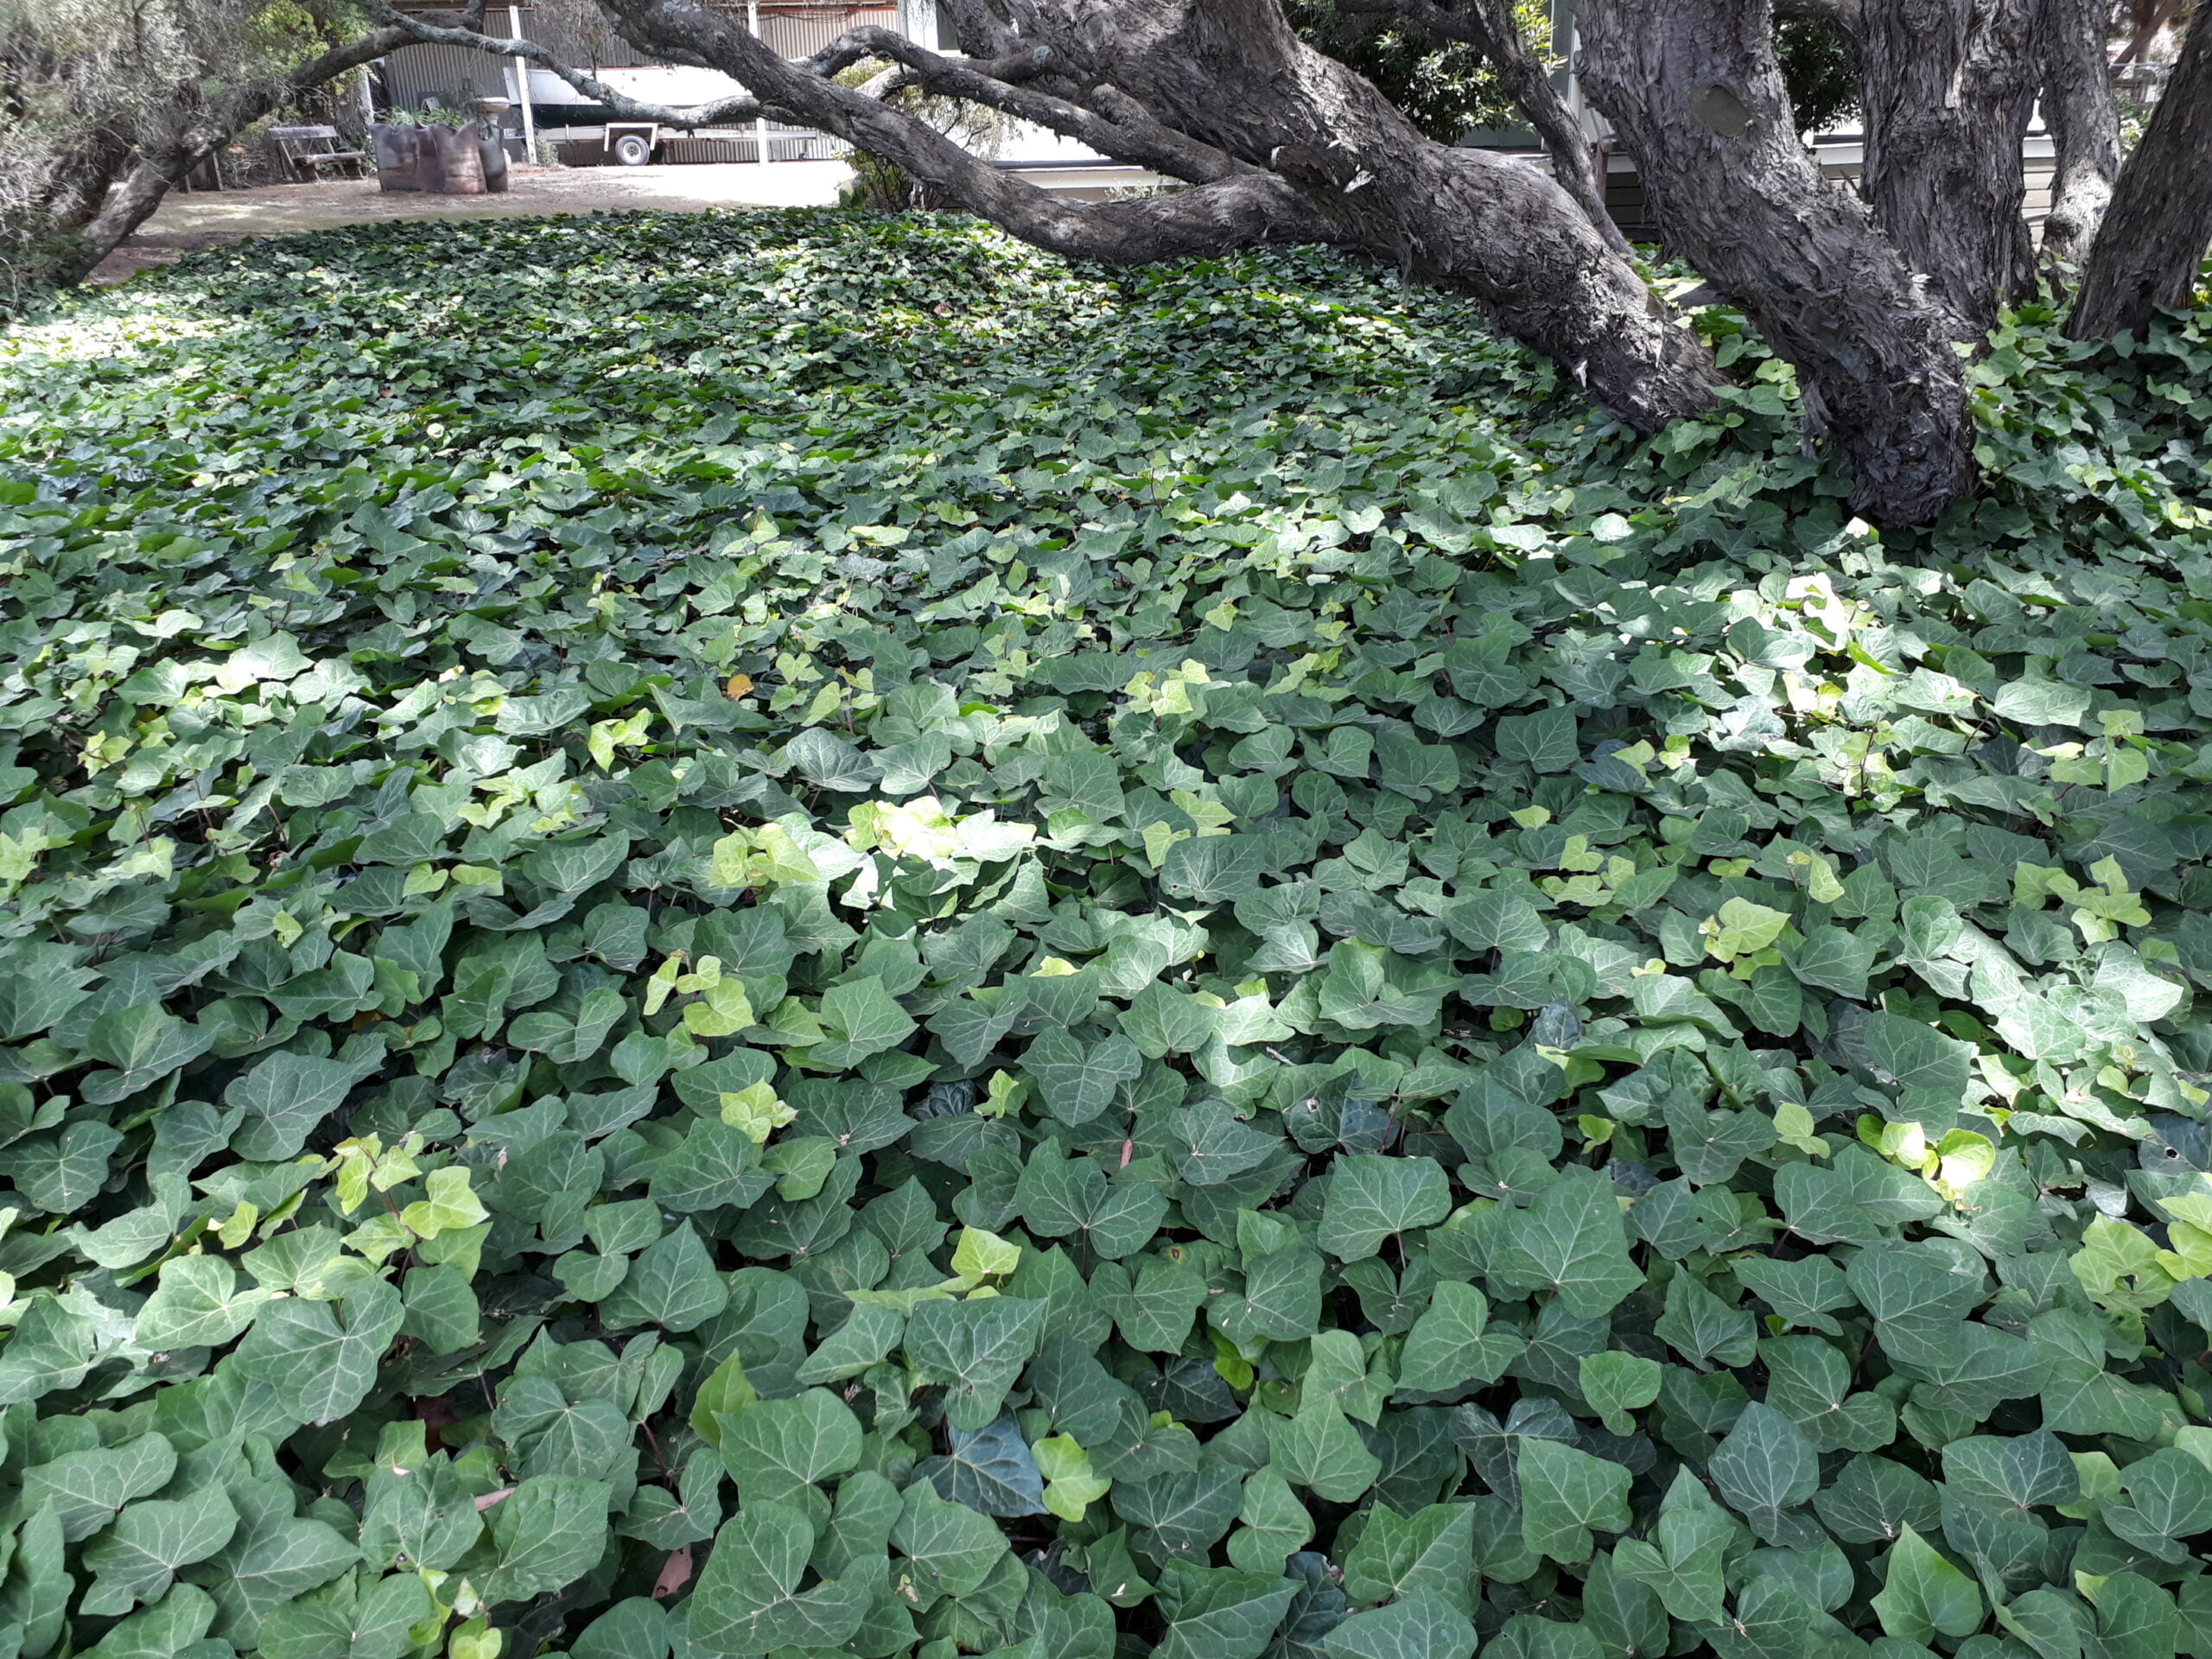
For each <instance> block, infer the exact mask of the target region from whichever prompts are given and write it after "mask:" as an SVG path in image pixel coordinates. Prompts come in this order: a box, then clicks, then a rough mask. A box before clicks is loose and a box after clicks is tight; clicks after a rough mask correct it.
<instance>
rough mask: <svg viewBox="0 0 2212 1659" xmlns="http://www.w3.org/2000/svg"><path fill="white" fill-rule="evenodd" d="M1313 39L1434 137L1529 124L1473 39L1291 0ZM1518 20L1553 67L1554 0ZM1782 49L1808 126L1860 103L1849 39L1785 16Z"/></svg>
mask: <svg viewBox="0 0 2212 1659" xmlns="http://www.w3.org/2000/svg"><path fill="white" fill-rule="evenodd" d="M1285 10H1286V13H1287V16H1289V18H1290V21H1291V23H1292V25H1293V27H1294V28H1295V29H1297V30H1298V32H1299V34H1300V35H1302V36H1303V37H1304V38H1305V40H1306V43H1307V44H1308V45H1310V46H1313V47H1314V48H1318V49H1319V50H1320V51H1323V52H1326V53H1327V54H1329V55H1330V56H1332V57H1333V58H1336V59H1338V60H1339V61H1341V62H1344V63H1346V64H1349V65H1350V66H1351V67H1353V68H1355V69H1357V70H1358V71H1359V73H1361V74H1363V75H1364V76H1366V77H1367V78H1368V79H1370V81H1372V82H1374V83H1375V85H1376V86H1377V87H1378V88H1380V89H1381V90H1382V92H1383V94H1384V96H1386V97H1388V98H1389V99H1390V101H1391V102H1392V103H1394V104H1395V105H1397V106H1398V107H1399V108H1400V109H1402V110H1403V111H1405V112H1406V114H1407V116H1408V118H1410V119H1411V120H1412V121H1413V123H1414V125H1415V126H1417V127H1419V128H1420V129H1421V130H1422V131H1423V132H1425V133H1427V135H1428V136H1429V137H1432V138H1433V139H1435V140H1437V141H1438V142H1439V143H1447V144H1448V143H1453V142H1455V141H1456V140H1457V139H1458V138H1459V136H1460V135H1461V134H1462V133H1465V132H1466V131H1467V130H1469V129H1470V128H1476V129H1482V130H1503V131H1517V130H1522V129H1524V128H1526V127H1527V125H1528V122H1527V120H1526V119H1525V118H1523V117H1522V114H1521V112H1520V111H1519V110H1518V109H1516V107H1515V106H1514V105H1513V103H1512V101H1511V100H1510V99H1508V98H1507V97H1506V96H1505V95H1504V93H1503V91H1501V90H1500V88H1499V87H1498V85H1497V76H1496V74H1495V73H1493V72H1492V70H1491V67H1490V66H1489V65H1488V63H1486V62H1485V61H1484V59H1483V58H1482V56H1481V54H1478V53H1477V52H1476V51H1475V49H1474V48H1472V47H1470V46H1465V45H1463V44H1460V43H1459V42H1458V41H1445V42H1441V43H1440V42H1438V41H1435V40H1434V39H1433V37H1432V36H1430V35H1428V34H1427V31H1425V30H1422V29H1414V28H1410V27H1408V25H1407V24H1405V23H1402V22H1398V21H1396V20H1395V19H1393V18H1390V17H1387V16H1380V15H1377V14H1376V13H1373V12H1360V11H1351V12H1347V11H1341V10H1338V8H1337V7H1336V5H1335V4H1334V3H1333V0H1287V4H1286V7H1285ZM1513 15H1514V18H1515V21H1516V22H1517V23H1518V24H1519V25H1520V29H1521V34H1522V38H1523V39H1524V40H1526V41H1528V42H1529V46H1530V48H1532V49H1533V50H1534V51H1535V53H1536V54H1538V56H1539V57H1541V58H1543V59H1544V60H1546V61H1548V63H1550V64H1551V65H1552V66H1553V67H1554V68H1556V67H1560V66H1561V65H1562V63H1563V60H1561V59H1560V58H1559V57H1558V56H1556V55H1555V54H1553V52H1552V7H1551V4H1550V3H1549V0H1515V4H1514V7H1513ZM1775 48H1776V52H1777V55H1778V56H1779V57H1780V59H1781V62H1782V76H1783V84H1784V85H1785V86H1787V87H1788V88H1789V100H1790V105H1791V107H1792V108H1793V109H1794V110H1796V113H1797V124H1798V127H1799V129H1800V130H1802V131H1805V132H1818V131H1823V130H1827V129H1828V128H1831V127H1834V126H1836V125H1839V124H1841V123H1843V122H1844V121H1846V120H1847V119H1849V118H1851V117H1852V116H1853V115H1854V114H1856V113H1857V111H1858V109H1859V54H1858V51H1857V49H1856V48H1854V47H1853V45H1852V43H1851V42H1850V41H1849V40H1847V38H1845V37H1844V36H1843V35H1840V34H1839V33H1837V32H1836V31H1835V30H1834V29H1827V28H1825V27H1823V26H1821V24H1818V23H1815V22H1778V23H1777V24H1776V25H1775Z"/></svg>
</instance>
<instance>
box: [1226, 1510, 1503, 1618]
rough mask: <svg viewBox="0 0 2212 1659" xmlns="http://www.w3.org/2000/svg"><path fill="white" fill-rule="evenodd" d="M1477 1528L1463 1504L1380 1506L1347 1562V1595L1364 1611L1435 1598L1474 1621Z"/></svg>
mask: <svg viewBox="0 0 2212 1659" xmlns="http://www.w3.org/2000/svg"><path fill="white" fill-rule="evenodd" d="M1257 1478H1259V1477H1258V1476H1256V1475H1255V1476H1254V1477H1253V1479H1257ZM1246 1485H1247V1487H1248V1489H1249V1485H1250V1482H1249V1481H1248V1482H1247V1483H1246ZM1474 1526H1475V1512H1474V1510H1472V1509H1471V1508H1470V1507H1468V1506H1467V1505H1466V1504H1464V1503H1432V1504H1429V1505H1428V1506H1427V1507H1426V1508H1424V1509H1421V1510H1416V1511H1415V1512H1414V1514H1412V1515H1410V1516H1400V1515H1399V1514H1398V1513H1397V1512H1396V1511H1395V1510H1391V1509H1389V1508H1388V1507H1386V1506H1383V1505H1379V1504H1378V1505H1377V1506H1376V1508H1375V1509H1374V1510H1372V1511H1371V1512H1370V1515H1369V1518H1368V1523H1367V1525H1366V1527H1365V1528H1363V1529H1362V1530H1361V1532H1360V1535H1359V1541H1358V1543H1357V1544H1356V1545H1354V1546H1353V1547H1352V1551H1351V1554H1350V1555H1348V1556H1346V1557H1345V1558H1344V1594H1345V1595H1347V1596H1349V1597H1350V1598H1351V1600H1352V1602H1353V1604H1354V1605H1357V1606H1361V1607H1371V1606H1374V1605H1376V1604H1377V1603H1379V1602H1385V1601H1395V1600H1398V1599H1402V1598H1404V1597H1408V1596H1414V1595H1427V1596H1433V1597H1434V1598H1435V1599H1438V1600H1439V1601H1441V1602H1442V1603H1444V1604H1445V1605H1446V1606H1448V1607H1449V1608H1451V1609H1452V1611H1454V1612H1456V1613H1458V1614H1459V1616H1460V1617H1461V1618H1471V1617H1472V1616H1473V1614H1474V1611H1475V1608H1474V1597H1473V1592H1472V1586H1473V1583H1474Z"/></svg>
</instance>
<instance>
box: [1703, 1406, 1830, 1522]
mask: <svg viewBox="0 0 2212 1659" xmlns="http://www.w3.org/2000/svg"><path fill="white" fill-rule="evenodd" d="M1708 1467H1709V1469H1710V1471H1711V1472H1712V1475H1713V1484H1714V1485H1715V1486H1717V1487H1719V1489H1720V1495H1721V1497H1724V1498H1726V1499H1727V1500H1728V1502H1729V1503H1730V1504H1731V1505H1732V1506H1733V1507H1734V1509H1735V1510H1736V1511H1737V1513H1738V1514H1739V1515H1741V1516H1743V1517H1744V1518H1745V1520H1747V1521H1749V1522H1751V1529H1752V1530H1753V1531H1755V1532H1757V1533H1758V1535H1760V1536H1761V1537H1763V1538H1765V1539H1767V1541H1769V1542H1780V1541H1783V1538H1784V1537H1785V1536H1786V1535H1788V1534H1787V1533H1786V1532H1785V1529H1784V1524H1783V1522H1784V1517H1783V1511H1784V1510H1790V1509H1794V1508H1796V1506H1797V1505H1799V1504H1802V1503H1804V1502H1805V1500H1806V1499H1808V1498H1809V1497H1812V1495H1813V1494H1814V1492H1815V1491H1817V1490H1818V1489H1819V1487H1820V1484H1821V1465H1820V1458H1819V1455H1818V1454H1817V1453H1816V1452H1814V1450H1813V1446H1812V1442H1811V1441H1809V1440H1807V1439H1806V1438H1805V1435H1804V1432H1803V1431H1802V1430H1801V1429H1800V1428H1799V1427H1797V1425H1796V1424H1795V1423H1793V1422H1791V1421H1789V1418H1787V1417H1785V1416H1783V1414H1782V1413H1780V1412H1779V1411H1777V1410H1775V1409H1774V1408H1772V1407H1771V1406H1766V1405H1750V1406H1746V1407H1745V1408H1744V1411H1743V1414H1742V1415H1741V1416H1739V1417H1738V1418H1737V1420H1736V1426H1735V1427H1733V1428H1732V1429H1731V1430H1729V1432H1728V1437H1727V1438H1726V1440H1722V1441H1721V1443H1720V1446H1719V1449H1718V1450H1717V1451H1715V1452H1713V1457H1712V1460H1711V1462H1710V1464H1709V1465H1708ZM1791 1530H1792V1531H1794V1529H1791Z"/></svg>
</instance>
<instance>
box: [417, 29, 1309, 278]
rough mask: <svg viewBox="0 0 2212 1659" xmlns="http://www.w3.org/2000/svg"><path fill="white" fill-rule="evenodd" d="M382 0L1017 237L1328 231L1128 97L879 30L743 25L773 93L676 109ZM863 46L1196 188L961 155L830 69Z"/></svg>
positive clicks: (658, 118) (1261, 180)
mask: <svg viewBox="0 0 2212 1659" xmlns="http://www.w3.org/2000/svg"><path fill="white" fill-rule="evenodd" d="M381 10H383V11H384V12H385V15H387V16H391V17H392V18H393V19H395V20H396V22H397V26H399V27H401V28H404V29H407V30H408V31H409V32H410V34H411V35H413V37H414V38H415V39H416V41H422V42H423V43H425V44H431V45H444V46H465V47H470V48H474V49H476V50H479V51H483V52H488V53H491V54H495V55H503V56H510V57H518V58H527V59H530V60H532V61H535V62H539V63H543V65H544V66H545V67H547V68H549V69H550V70H551V71H552V72H553V73H556V74H557V75H559V76H560V77H561V79H563V80H565V81H567V82H568V83H569V85H570V86H574V87H575V88H576V90H578V91H579V92H583V93H585V94H586V95H587V96H588V97H591V98H594V99H599V100H600V101H601V103H602V104H603V105H605V106H606V107H607V109H609V110H611V111H613V112H614V113H615V114H617V115H620V116H622V117H624V118H626V119H630V120H636V121H653V122H658V123H659V124H663V125H667V126H673V127H679V128H683V129H685V130H696V129H697V128H699V127H702V126H709V125H713V124H717V123H720V122H725V121H732V120H741V119H745V120H749V119H752V118H754V117H755V116H756V115H758V114H762V113H766V114H772V115H774V116H776V117H777V118H780V119H784V120H788V121H791V122H793V123H794V124H803V125H812V126H817V127H821V128H823V129H824V130H831V131H837V132H839V134H840V136H841V137H846V138H848V139H849V140H850V141H851V142H853V143H856V144H858V145H860V147H861V148H862V149H867V150H868V151H869V152H870V153H872V154H876V155H884V156H888V158H889V159H891V160H893V161H894V162H898V163H899V165H900V166H901V167H903V168H906V170H907V171H908V172H910V173H912V174H914V175H916V176H918V177H921V178H925V179H926V180H928V181H930V182H931V183H935V184H938V185H939V186H940V187H941V188H944V189H946V190H947V191H949V192H950V193H951V194H954V195H955V196H956V197H957V198H958V199H960V200H963V201H968V202H969V203H970V205H976V204H983V205H982V206H980V207H979V211H982V213H985V215H986V216H987V217H988V218H989V219H992V220H993V221H994V222H995V223H996V224H999V225H1002V226H1005V227H1006V228H1007V229H1008V230H1011V231H1013V232H1014V234H1016V235H1018V236H1020V237H1022V238H1024V239H1025V240H1027V241H1031V242H1034V243H1036V244H1037V245H1039V246H1040V247H1046V248H1050V249H1052V251H1055V252H1058V253H1062V254H1065V255H1067V256H1068V257H1072V258H1085V259H1097V260H1101V261H1104V262H1107V263H1111V264H1147V263H1150V262H1152V261H1154V260H1157V259H1164V258H1173V257H1185V256H1189V255H1193V254H1197V255H1211V254H1218V253H1222V252H1225V251H1230V250H1231V249H1234V248H1238V247H1249V246H1252V245H1256V244H1261V243H1296V242H1321V241H1330V240H1333V239H1335V238H1334V237H1333V235H1332V230H1331V227H1330V226H1329V225H1328V224H1327V223H1326V221H1325V220H1323V219H1320V218H1319V216H1318V215H1316V214H1314V213H1313V212H1312V210H1311V209H1310V208H1309V207H1307V206H1306V202H1305V201H1304V200H1303V199H1302V198H1301V197H1300V195H1299V194H1298V192H1297V191H1296V190H1295V189H1294V188H1292V187H1291V186H1290V185H1289V184H1287V182H1286V181H1283V180H1281V179H1280V178H1277V177H1275V176H1274V175H1272V174H1269V173H1267V172H1265V171H1263V170H1262V169H1261V168H1255V167H1251V166H1248V165H1245V164H1243V163H1242V162H1237V161H1236V160H1235V159H1233V158H1232V157H1230V156H1225V155H1223V154H1221V153H1220V152H1219V151H1217V150H1212V149H1209V148H1208V147H1207V146H1205V145H1204V144H1200V143H1196V142H1195V141H1193V140H1191V139H1189V138H1186V137H1184V136H1183V135H1181V134H1179V133H1174V132H1171V131H1169V130H1167V129H1166V128H1165V127H1162V126H1160V124H1158V123H1157V122H1154V121H1151V120H1149V118H1145V117H1144V116H1143V112H1142V111H1141V110H1138V109H1136V108H1135V106H1134V105H1126V106H1125V108H1126V112H1127V113H1128V114H1133V115H1134V116H1135V118H1136V119H1135V120H1128V119H1125V120H1124V121H1122V122H1116V121H1111V120H1109V119H1107V118H1103V117H1102V116H1099V115H1097V114H1096V113H1094V112H1092V111H1089V110H1085V109H1083V108H1081V107H1079V106H1077V105H1073V104H1070V103H1068V102H1066V101H1065V100H1064V99H1056V98H1052V97H1051V96H1049V95H1047V94H1046V93H1043V92H1036V91H1033V90H1032V89H1030V88H1027V87H1024V86H1019V85H1017V84H1015V83H1013V82H1010V81H1007V80H1004V79H999V78H997V77H995V76H993V75H990V74H987V73H984V72H983V70H982V68H980V67H971V66H968V65H963V64H955V63H953V62H951V61H950V60H947V59H944V58H942V57H940V56H938V54H935V53H932V52H929V51H926V50H925V49H924V48H920V47H918V46H916V45H914V44H913V43H912V41H908V40H906V38H905V37H904V36H902V35H893V34H892V33H891V32H890V31H889V30H887V29H868V28H863V29H855V30H852V31H849V33H848V34H847V35H842V36H841V37H840V38H839V39H838V40H836V41H832V42H831V43H830V44H829V46H827V47H825V48H823V49H822V50H821V51H820V52H817V54H814V55H813V56H812V57H810V58H807V59H802V60H798V61H797V62H790V61H787V60H785V59H783V58H781V57H779V56H777V55H776V54H774V53H773V52H772V51H771V50H770V49H769V48H766V47H765V46H762V45H760V42H758V41H753V39H752V37H751V36H750V35H746V36H744V37H743V38H744V39H745V41H746V42H747V44H748V45H750V46H751V47H753V48H754V50H753V52H752V53H749V54H739V55H740V58H741V73H740V78H741V79H743V78H746V77H748V76H749V77H750V78H751V84H754V85H759V86H766V87H772V88H774V90H773V91H772V92H771V93H770V95H769V96H767V97H766V98H758V97H755V96H753V94H751V93H747V94H744V95H741V96H739V97H734V98H729V99H719V100H716V101H715V102H713V103H711V104H706V105H697V106H695V107H691V108H688V109H672V108H668V107H665V106H663V105H653V104H648V103H645V102H643V101H641V100H639V99H632V98H630V97H628V96H626V95H625V94H623V93H621V92H617V91H616V90H615V89H614V88H613V87H611V86H607V85H606V84H605V83H604V82H602V81H600V80H598V79H595V78H594V77H593V76H591V75H588V74H586V73H583V72H582V71H581V70H577V69H575V68H573V67H569V66H568V65H566V64H563V63H562V62H561V61H559V60H558V59H557V58H556V56H555V55H554V54H552V53H551V52H550V51H548V50H547V49H546V48H544V47H543V46H540V45H538V44H537V43H536V42H534V41H512V40H498V39H494V38H493V37H491V36H488V35H483V34H482V33H480V32H479V31H474V30H470V29H454V28H447V27H440V26H436V25H432V24H429V23H426V22H421V21H419V20H417V19H414V18H410V17H407V16H404V14H401V13H398V12H396V11H393V10H391V8H390V7H389V6H385V7H383V8H381ZM716 44H726V43H725V42H721V41H717V42H716ZM871 57H877V58H887V59H889V60H892V61H893V62H895V63H898V64H899V65H900V66H901V67H903V68H904V69H905V70H906V72H907V74H908V75H909V76H910V77H911V78H912V83H913V84H918V85H920V86H924V87H925V89H927V90H930V91H932V92H944V93H945V94H947V95H948V96H953V97H962V98H968V99H973V100H975V101H976V102H981V103H987V104H989V105H992V106H993V107H995V108H998V109H1002V110H1004V111H1007V113H1009V114H1012V115H1015V116H1018V117H1020V118H1024V119H1027V120H1033V121H1036V122H1038V123H1039V124H1042V125H1045V126H1047V127H1050V128H1051V129H1052V130H1054V131H1057V132H1060V133H1063V134H1065V136H1067V137H1071V138H1074V139H1076V140H1077V141H1078V142H1079V143H1088V144H1090V145H1092V146H1093V147H1095V148H1097V149H1102V150H1103V151H1105V152H1106V153H1108V154H1109V155H1115V156H1119V157H1121V158H1122V159H1126V160H1129V161H1132V162H1137V163H1138V164H1140V165H1143V166H1147V167H1152V168H1156V169H1157V170H1160V171H1161V172H1165V173H1166V174H1168V175H1170V176H1173V177H1176V178H1180V179H1185V180H1187V181H1191V182H1192V183H1193V184H1195V185H1197V186H1198V188H1195V189H1192V190H1187V191H1182V192H1179V193H1177V194H1173V195H1169V196H1161V197H1153V198H1149V199H1142V200H1126V201H1109V202H1071V201H1067V200H1063V199H1061V198H1059V197H1057V196H1054V195H1052V194H1051V193H1050V192H1048V191H1045V190H1042V189H1039V188H1038V187H1036V186H1035V185H1033V184H1030V183H1028V182H1027V181H1024V180H1020V179H1016V178H1013V177H1011V176H1009V175H1007V174H1006V173H1004V172H1003V171H1001V169H999V168H996V167H994V166H993V165H991V163H989V162H986V161H983V160H982V159H980V158H978V157H976V156H972V155H970V154H969V152H968V151H967V150H965V149H962V148H961V147H960V146H959V145H958V144H957V143H953V142H952V140H950V139H949V138H947V137H944V135H943V134H942V133H939V132H938V131H937V130H936V129H934V128H933V127H931V126H929V125H928V124H926V123H925V122H921V121H918V120H915V119H913V118H911V117H908V116H906V115H905V114H903V113H901V112H900V111H896V110H893V109H891V108H889V107H887V105H884V103H883V102H882V101H881V99H880V98H879V97H871V96H868V93H867V92H861V91H856V90H855V89H853V88H850V87H845V86H838V85H837V84H836V82H835V81H834V80H832V79H829V77H830V76H832V75H835V74H836V73H838V72H839V71H841V70H842V69H845V68H849V67H851V66H852V65H853V64H855V63H857V62H860V61H861V60H865V59H868V58H871ZM1009 58H1010V59H1011V60H1012V61H1011V62H1010V63H1009V62H1002V63H1001V65H999V66H995V67H1007V68H1010V69H1012V70H1013V71H1014V73H1020V72H1021V71H1022V70H1023V69H1024V68H1025V67H1032V68H1033V66H1034V65H1035V64H1036V63H1037V62H1038V56H1037V54H1036V52H1035V51H1034V50H1031V51H1029V52H1027V53H1024V54H1009ZM718 67H719V66H718ZM848 129H850V130H848Z"/></svg>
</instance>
